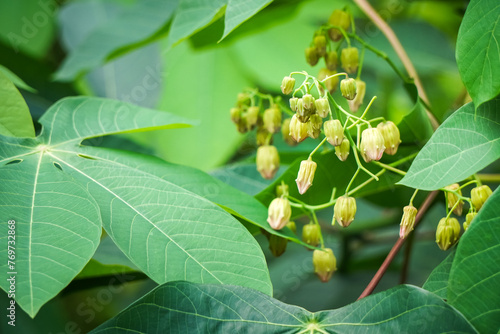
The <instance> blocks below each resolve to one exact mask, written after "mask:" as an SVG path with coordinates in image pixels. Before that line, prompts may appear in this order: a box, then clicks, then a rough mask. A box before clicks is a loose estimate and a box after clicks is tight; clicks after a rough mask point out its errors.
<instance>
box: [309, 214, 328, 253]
mask: <svg viewBox="0 0 500 334" xmlns="http://www.w3.org/2000/svg"><path fill="white" fill-rule="evenodd" d="M311 213H312V218H313V221H314V223H315V224H316V225H318V228H319V242H320V244H321V248H322V249H323V248H325V242H324V241H323V233H321V226H320V225H319V221H318V217H317V216H316V212H315V211H314V210H311Z"/></svg>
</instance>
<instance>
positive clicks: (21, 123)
mask: <svg viewBox="0 0 500 334" xmlns="http://www.w3.org/2000/svg"><path fill="white" fill-rule="evenodd" d="M0 101H2V106H1V107H0V135H4V136H12V137H35V128H34V127H33V121H32V120H31V115H30V111H29V109H28V105H27V104H26V102H25V101H24V98H23V96H22V95H21V93H19V91H18V90H17V88H16V87H15V86H14V84H13V83H12V81H10V80H9V78H8V77H7V76H6V75H5V73H4V72H3V71H0Z"/></svg>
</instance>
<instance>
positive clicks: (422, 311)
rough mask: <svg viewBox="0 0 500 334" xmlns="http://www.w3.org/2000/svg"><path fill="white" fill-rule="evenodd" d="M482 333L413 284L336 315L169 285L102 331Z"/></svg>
mask: <svg viewBox="0 0 500 334" xmlns="http://www.w3.org/2000/svg"><path fill="white" fill-rule="evenodd" d="M420 331H421V332H425V333H444V332H453V333H476V331H475V330H474V328H473V327H472V326H471V325H470V324H469V323H468V322H467V320H466V319H465V318H464V317H463V316H462V315H461V314H460V313H459V312H457V311H456V310H455V309H454V308H453V307H451V306H449V305H447V304H446V303H445V302H444V301H443V300H442V299H441V298H439V297H438V296H436V295H434V294H432V293H430V292H428V291H426V290H423V289H420V288H418V287H415V286H411V285H403V286H398V287H395V288H393V289H390V290H387V291H384V292H381V293H378V294H376V295H373V296H369V297H366V298H364V299H362V300H360V301H357V302H355V303H353V304H351V305H348V306H345V307H343V308H340V309H337V310H331V311H320V312H316V313H312V312H309V311H307V310H305V309H303V308H301V307H298V306H294V305H288V304H285V303H282V302H280V301H278V300H276V299H273V298H271V297H269V296H266V295H264V294H262V293H260V292H258V291H254V290H251V289H248V288H243V287H237V286H228V285H204V284H192V283H188V282H172V283H167V284H164V285H162V286H159V287H158V288H156V289H154V290H153V291H151V292H150V293H148V294H147V295H145V296H144V297H142V298H141V299H139V300H138V301H136V302H135V303H133V304H132V305H130V306H129V307H128V308H127V309H125V310H124V311H123V312H121V313H120V314H118V315H117V316H116V317H114V318H112V319H110V320H109V321H107V322H105V323H104V324H102V325H101V326H99V327H98V328H96V329H95V330H93V331H92V332H91V333H92V334H98V333H130V332H134V333H162V332H169V333H215V332H217V333H338V334H340V333H367V332H369V333H392V332H397V333H415V332H420Z"/></svg>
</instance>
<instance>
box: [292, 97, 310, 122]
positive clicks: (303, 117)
mask: <svg viewBox="0 0 500 334" xmlns="http://www.w3.org/2000/svg"><path fill="white" fill-rule="evenodd" d="M311 114H312V112H311V109H310V108H306V107H305V105H304V99H303V98H300V99H298V100H297V113H296V114H295V115H297V119H298V120H299V121H300V122H302V123H307V122H308V121H309V117H311Z"/></svg>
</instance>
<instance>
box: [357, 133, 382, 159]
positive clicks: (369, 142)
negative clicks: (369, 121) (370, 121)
mask: <svg viewBox="0 0 500 334" xmlns="http://www.w3.org/2000/svg"><path fill="white" fill-rule="evenodd" d="M359 150H360V151H361V156H362V157H363V159H364V160H365V161H366V162H370V161H372V160H380V159H381V158H382V155H383V154H384V150H385V145H384V136H382V133H380V130H379V129H377V128H369V129H366V130H364V131H363V133H362V134H361V144H359Z"/></svg>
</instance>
